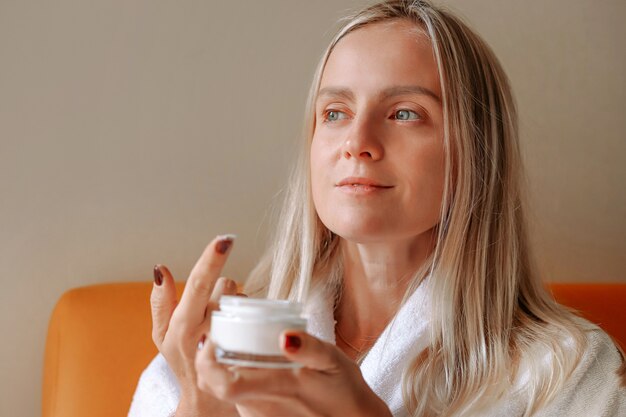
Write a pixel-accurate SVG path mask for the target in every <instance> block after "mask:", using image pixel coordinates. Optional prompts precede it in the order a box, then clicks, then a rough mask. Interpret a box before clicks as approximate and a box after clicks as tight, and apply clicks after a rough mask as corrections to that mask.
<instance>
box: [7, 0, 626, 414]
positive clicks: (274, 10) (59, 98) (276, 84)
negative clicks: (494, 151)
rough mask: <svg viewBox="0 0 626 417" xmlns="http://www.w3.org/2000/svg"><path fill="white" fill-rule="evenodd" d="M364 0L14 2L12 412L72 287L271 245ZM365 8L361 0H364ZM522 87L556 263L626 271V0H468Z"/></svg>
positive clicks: (580, 275) (537, 228)
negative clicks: (304, 116) (320, 61)
mask: <svg viewBox="0 0 626 417" xmlns="http://www.w3.org/2000/svg"><path fill="white" fill-rule="evenodd" d="M359 3H361V2H359V1H357V0H335V1H329V0H327V1H315V2H313V1H304V0H302V1H288V0H284V1H279V0H273V1H263V2H256V1H246V2H241V1H236V2H235V1H233V2H226V1H213V2H211V1H195V2H170V1H147V0H132V1H123V2H122V1H81V2H74V1H66V0H65V1H64V0H60V1H57V2H36V1H32V0H0V195H1V196H2V197H1V198H2V199H1V200H0V236H1V237H2V239H1V240H0V267H1V271H2V272H1V273H2V278H1V280H2V281H1V282H2V288H1V290H0V329H1V331H2V340H3V343H2V344H1V345H0V357H1V358H2V359H1V362H0V363H1V365H0V415H3V416H9V415H10V416H34V415H37V414H38V413H39V404H40V380H41V377H40V374H41V365H42V353H43V344H44V338H45V331H46V325H47V320H48V316H49V314H50V311H51V309H52V307H53V305H54V303H55V301H56V300H57V298H58V297H59V296H60V295H61V294H62V293H63V292H64V291H65V290H67V289H69V288H71V287H74V286H79V285H86V284H91V283H96V282H105V281H113V280H150V279H151V268H152V265H153V264H154V263H156V262H162V263H166V264H168V265H170V267H171V269H172V270H173V272H174V273H175V275H176V276H178V277H179V278H184V277H185V275H186V274H187V273H188V271H189V270H190V268H191V266H192V265H193V263H194V261H195V259H196V257H197V256H198V255H199V253H200V251H201V250H202V248H203V246H204V244H205V243H206V242H207V241H208V240H209V239H210V238H211V237H212V236H213V235H215V234H217V233H224V232H232V233H237V234H238V235H239V238H238V241H237V246H236V250H235V252H234V253H233V256H232V260H231V262H230V264H229V266H228V268H227V271H226V272H227V274H229V275H231V276H233V277H237V278H242V277H244V276H245V274H246V272H247V271H248V270H249V269H250V268H251V267H252V265H253V264H254V261H255V259H256V257H257V256H258V255H259V253H260V251H261V248H262V247H263V245H264V242H265V238H266V232H267V229H268V227H267V223H264V220H265V219H266V216H267V214H268V207H269V206H270V204H271V203H272V202H273V201H274V198H275V195H276V193H277V192H278V191H279V190H280V187H281V185H282V184H283V182H284V179H285V174H286V172H287V168H288V165H289V163H290V161H291V158H292V155H293V150H294V148H295V145H294V138H295V137H296V136H297V134H298V132H299V127H300V121H301V113H302V110H303V101H304V98H305V94H306V91H307V88H308V83H309V79H310V76H311V74H312V72H313V68H314V65H315V63H316V61H317V57H318V56H319V54H320V53H321V51H322V48H323V46H324V45H325V43H326V42H327V41H328V39H329V36H330V33H331V28H333V27H334V22H335V20H336V18H337V17H338V16H340V15H342V14H343V11H344V10H345V9H346V8H349V7H352V6H354V5H356V4H359ZM361 4H362V3H361ZM449 4H450V5H451V6H452V7H453V8H455V9H457V10H460V11H461V12H462V13H463V14H464V15H465V16H466V17H467V18H468V20H469V21H470V22H472V23H473V25H474V27H476V28H477V29H478V31H479V32H480V33H482V34H483V35H484V37H485V38H486V39H487V40H488V41H489V42H490V43H491V45H492V46H493V47H494V49H495V50H496V53H497V54H498V55H499V56H500V58H501V59H502V61H503V63H504V66H505V67H506V69H507V70H508V72H509V75H510V77H511V79H512V82H513V85H514V88H515V90H516V93H517V97H518V101H519V107H520V113H521V119H522V129H523V138H524V144H523V146H524V149H525V153H526V155H527V160H528V163H527V164H528V167H529V174H528V177H529V182H530V186H531V187H530V188H531V192H532V198H533V204H534V208H535V211H534V217H533V218H534V232H535V233H534V239H535V240H536V243H537V246H538V253H539V255H540V261H541V264H542V265H543V267H544V268H545V271H546V276H547V277H549V278H551V279H554V280H559V281H585V280H596V281H622V282H624V281H626V277H625V275H624V270H626V260H625V259H626V257H625V256H624V254H625V253H626V243H625V242H626V240H625V239H624V238H623V236H624V234H626V197H625V193H624V186H623V184H622V183H623V181H624V180H625V179H626V168H625V165H626V164H624V156H623V155H624V154H625V153H626V141H625V140H624V132H626V118H624V117H623V112H624V110H623V108H622V106H623V104H624V103H625V102H626V88H625V85H624V76H623V74H626V61H625V58H624V53H623V47H622V46H620V44H619V43H620V41H621V40H623V39H626V29H625V28H624V26H623V25H622V24H621V21H620V20H621V18H622V17H623V16H625V15H626V2H624V1H622V0H604V1H592V0H576V1H573V0H551V1H549V2H540V1H530V2H520V1H516V0H507V1H495V0H490V1H487V0H463V1H461V0H456V1H449Z"/></svg>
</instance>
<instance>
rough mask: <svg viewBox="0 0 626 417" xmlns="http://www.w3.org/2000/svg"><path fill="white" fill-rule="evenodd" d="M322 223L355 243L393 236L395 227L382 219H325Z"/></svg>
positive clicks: (375, 240)
mask: <svg viewBox="0 0 626 417" xmlns="http://www.w3.org/2000/svg"><path fill="white" fill-rule="evenodd" d="M322 223H324V225H325V226H326V227H327V228H328V229H329V230H330V231H331V232H333V233H334V234H336V235H337V236H339V237H341V238H342V239H345V240H348V241H350V242H354V243H371V242H377V241H380V240H383V239H386V238H389V237H391V236H393V235H394V234H395V233H393V229H394V228H393V227H390V225H389V224H388V222H386V221H383V220H382V219H358V220H357V219H354V218H353V219H350V221H348V222H342V221H328V222H326V221H324V220H322Z"/></svg>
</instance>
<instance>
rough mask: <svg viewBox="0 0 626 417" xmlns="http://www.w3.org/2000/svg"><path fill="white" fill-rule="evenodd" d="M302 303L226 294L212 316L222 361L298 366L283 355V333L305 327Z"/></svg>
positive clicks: (212, 335) (254, 365) (248, 364)
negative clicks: (281, 337)
mask: <svg viewBox="0 0 626 417" xmlns="http://www.w3.org/2000/svg"><path fill="white" fill-rule="evenodd" d="M301 314H302V305H301V304H300V303H293V302H288V301H277V300H265V299H258V298H246V297H236V296H222V297H221V298H220V310H219V311H214V312H213V313H212V316H211V341H212V342H213V343H214V344H215V345H216V352H215V356H216V358H217V361H218V362H221V363H228V364H233V365H240V366H251V367H257V368H290V367H294V366H298V365H297V364H295V363H293V362H291V361H289V360H288V359H287V358H285V357H284V356H283V353H282V350H281V348H280V334H281V333H282V332H283V331H284V330H287V329H292V330H305V329H306V319H305V318H303V317H302V316H301Z"/></svg>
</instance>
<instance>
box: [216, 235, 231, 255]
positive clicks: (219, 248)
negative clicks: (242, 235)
mask: <svg viewBox="0 0 626 417" xmlns="http://www.w3.org/2000/svg"><path fill="white" fill-rule="evenodd" d="M233 240H235V235H222V236H220V240H218V241H217V243H216V244H215V251H216V252H217V253H219V254H222V255H223V254H225V253H226V252H228V249H229V248H230V246H231V245H232V244H233Z"/></svg>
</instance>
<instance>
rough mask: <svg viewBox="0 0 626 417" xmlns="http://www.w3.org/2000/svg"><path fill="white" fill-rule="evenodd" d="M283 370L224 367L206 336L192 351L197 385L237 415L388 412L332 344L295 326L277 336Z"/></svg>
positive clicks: (383, 416)
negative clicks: (290, 365) (292, 365)
mask: <svg viewBox="0 0 626 417" xmlns="http://www.w3.org/2000/svg"><path fill="white" fill-rule="evenodd" d="M281 339H282V341H281V346H282V350H283V352H284V354H285V356H286V357H287V358H289V359H290V360H292V361H294V362H298V363H300V364H302V365H303V366H302V367H301V368H296V369H289V370H272V369H254V368H243V367H235V366H224V365H221V364H219V363H217V362H216V360H215V354H214V346H213V345H212V344H211V343H210V342H208V341H207V343H205V344H204V347H203V348H202V350H200V351H198V352H197V355H196V371H197V373H198V387H199V388H200V389H201V390H202V391H205V392H210V393H212V394H214V395H215V396H216V397H217V398H219V399H221V400H223V401H228V402H230V403H233V404H236V405H237V409H238V410H239V413H240V415H241V416H242V417H252V416H254V417H261V416H263V417H296V416H307V417H313V416H327V417H331V416H341V417H366V416H372V417H374V416H375V417H391V412H390V411H389V408H388V407H387V405H386V404H385V403H384V402H383V401H382V400H381V399H380V398H379V397H378V396H377V395H376V394H374V392H373V391H372V390H371V389H370V387H369V386H368V385H367V383H366V382H365V380H364V379H363V376H362V375H361V370H360V369H359V367H358V366H357V364H356V363H354V362H353V361H352V360H351V359H350V358H349V357H348V356H346V355H345V354H344V353H343V352H342V351H341V350H340V349H339V348H337V347H336V346H334V345H332V344H330V343H326V342H323V341H321V340H319V339H316V338H315V337H313V336H311V335H308V334H307V333H304V332H301V331H287V332H284V333H283V335H282V336H281Z"/></svg>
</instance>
